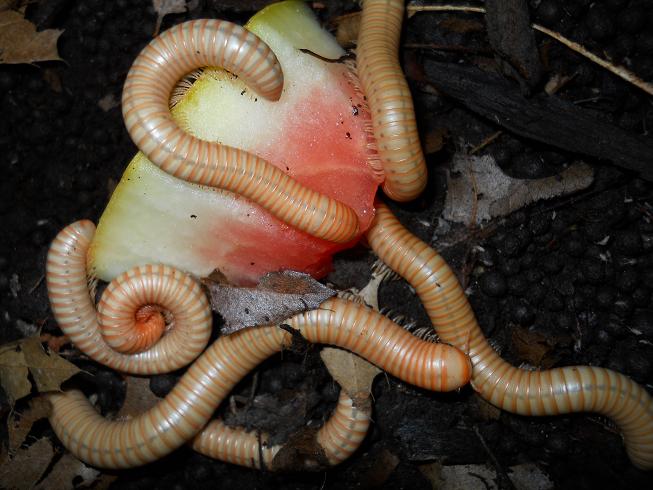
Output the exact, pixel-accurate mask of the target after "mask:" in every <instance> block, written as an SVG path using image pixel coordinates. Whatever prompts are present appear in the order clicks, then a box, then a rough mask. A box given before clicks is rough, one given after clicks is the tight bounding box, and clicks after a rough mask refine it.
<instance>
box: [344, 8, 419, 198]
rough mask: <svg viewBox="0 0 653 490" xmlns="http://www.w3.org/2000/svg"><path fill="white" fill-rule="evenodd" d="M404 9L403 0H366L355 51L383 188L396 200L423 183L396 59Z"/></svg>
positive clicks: (412, 116)
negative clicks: (374, 137)
mask: <svg viewBox="0 0 653 490" xmlns="http://www.w3.org/2000/svg"><path fill="white" fill-rule="evenodd" d="M403 13H404V2H403V0H365V2H364V3H363V13H362V19H361V26H360V30H359V37H358V46H357V49H356V61H357V69H358V76H359V78H360V83H361V85H362V87H363V91H364V93H365V96H366V97H367V102H368V104H369V107H370V113H371V116H372V125H373V130H374V135H375V136H376V147H377V151H378V155H379V158H380V160H381V165H382V166H383V169H384V173H385V182H384V183H383V190H384V192H385V193H386V194H387V195H388V197H390V198H391V199H394V200H396V201H410V200H412V199H415V198H416V197H417V196H418V195H419V194H420V193H421V192H422V191H423V190H424V188H425V187H426V162H425V160H424V154H423V152H422V146H421V143H420V140H419V134H418V132H417V123H416V121H415V111H414V108H413V99H412V96H411V94H410V90H409V88H408V84H407V83H406V79H405V78H404V75H403V72H402V71H401V67H400V66H399V59H398V52H399V37H400V35H401V23H402V20H403Z"/></svg>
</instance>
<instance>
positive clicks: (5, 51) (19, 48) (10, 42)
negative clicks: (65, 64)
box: [0, 10, 63, 64]
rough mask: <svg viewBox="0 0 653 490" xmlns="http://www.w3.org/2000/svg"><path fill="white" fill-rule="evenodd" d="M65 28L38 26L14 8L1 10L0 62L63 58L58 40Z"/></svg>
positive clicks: (25, 61) (30, 61) (14, 62)
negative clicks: (39, 29)
mask: <svg viewBox="0 0 653 490" xmlns="http://www.w3.org/2000/svg"><path fill="white" fill-rule="evenodd" d="M62 32H63V30H60V29H46V30H44V31H41V32H36V26H35V25H34V24H32V23H31V22H30V21H28V20H26V19H25V18H24V17H23V15H21V14H20V13H18V12H15V11H13V10H6V11H4V12H0V63H6V64H16V63H34V62H35V61H51V60H61V58H60V57H59V53H58V52H57V40H58V39H59V36H61V33H62Z"/></svg>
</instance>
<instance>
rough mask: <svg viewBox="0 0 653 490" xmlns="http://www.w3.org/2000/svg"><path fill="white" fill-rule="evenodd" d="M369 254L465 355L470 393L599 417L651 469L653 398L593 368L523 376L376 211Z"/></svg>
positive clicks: (390, 220) (446, 280)
mask: <svg viewBox="0 0 653 490" xmlns="http://www.w3.org/2000/svg"><path fill="white" fill-rule="evenodd" d="M366 237H367V240H368V243H369V244H370V246H371V247H372V249H373V250H374V252H375V253H376V254H377V255H378V256H379V258H380V259H381V260H383V261H384V262H385V263H386V264H387V265H388V266H390V268H392V270H394V271H395V272H397V273H398V274H400V275H401V276H402V277H403V278H404V279H406V280H407V281H408V282H409V283H410V284H411V285H412V286H413V287H414V288H415V290H416V291H417V294H418V296H419V297H420V299H421V300H422V303H423V305H424V308H425V309H426V312H427V314H428V315H429V317H430V318H431V322H432V323H433V326H434V327H435V329H436V331H437V333H438V336H439V337H440V338H441V339H442V341H443V342H448V343H450V344H452V345H455V346H457V347H459V348H461V349H467V348H468V352H469V356H470V358H471V361H472V365H473V374H472V379H471V382H472V385H473V386H474V389H475V390H476V391H478V393H479V394H480V395H481V397H483V399H485V400H487V401H489V402H490V403H492V404H493V405H495V406H497V407H499V408H502V409H504V410H507V411H509V412H513V413H518V414H521V415H556V414H561V413H570V412H585V411H589V412H598V413H601V414H603V415H606V416H608V417H610V418H612V419H613V420H614V421H615V422H616V423H617V425H619V427H620V429H621V433H622V435H623V438H624V444H625V447H626V451H627V453H628V455H629V457H630V459H631V461H632V462H633V464H634V465H635V466H637V467H638V468H641V469H645V470H651V469H653V397H651V395H650V394H649V393H648V392H647V391H646V390H645V389H644V388H643V387H642V386H640V385H638V384H637V383H635V382H634V381H632V380H631V379H630V378H628V377H627V376H624V375H623V374H620V373H616V372H614V371H611V370H609V369H604V368H599V367H593V366H571V367H564V368H556V369H550V370H546V371H527V370H524V369H519V368H516V367H514V366H512V365H510V364H508V363H507V362H506V361H504V360H503V359H502V358H501V357H500V356H499V355H498V354H497V353H496V351H495V350H494V349H493V348H492V346H491V345H490V344H489V343H488V341H487V339H486V338H485V335H483V331H482V330H481V328H480V326H479V324H478V322H477V321H476V317H475V316H474V312H473V311H472V308H471V306H470V304H469V302H468V301H467V297H466V296H465V293H464V291H463V289H462V287H461V286H460V284H459V283H458V280H457V279H456V276H455V274H454V273H453V271H452V270H451V268H450V267H449V266H448V265H447V263H446V262H445V261H444V259H443V258H442V257H441V256H440V255H438V253H437V252H436V251H435V250H433V249H432V248H431V247H429V246H428V245H427V244H426V243H424V242H422V241H421V240H419V239H418V238H417V237H416V236H414V235H413V234H412V233H410V232H409V231H408V230H406V229H405V228H404V227H403V226H402V225H401V224H400V223H399V221H398V220H397V219H396V218H395V217H394V216H393V215H392V212H391V211H390V210H389V209H388V208H387V206H385V205H384V204H382V203H377V214H376V217H375V219H374V222H373V223H372V226H371V228H370V229H369V230H368V232H367V233H366Z"/></svg>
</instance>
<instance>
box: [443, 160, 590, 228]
mask: <svg viewBox="0 0 653 490" xmlns="http://www.w3.org/2000/svg"><path fill="white" fill-rule="evenodd" d="M593 180H594V173H593V171H592V168H591V167H590V166H589V165H586V164H585V163H575V164H573V165H571V166H570V167H569V168H567V169H565V170H564V171H563V172H562V173H560V175H555V176H553V177H545V178H542V179H532V180H524V179H515V178H512V177H508V176H507V175H505V174H504V173H503V172H502V171H501V168H500V167H499V166H498V165H497V164H496V162H495V161H494V158H492V157H491V156H488V155H485V156H482V157H475V156H469V155H462V154H457V155H455V156H454V161H453V165H452V169H451V172H450V173H449V176H448V179H447V197H446V200H445V207H444V211H443V212H442V214H443V216H444V218H445V219H447V220H449V221H455V222H457V223H464V224H471V223H475V224H480V223H481V222H482V221H484V220H489V219H491V218H494V217H497V216H505V215H507V214H510V213H511V212H513V211H515V210H516V209H520V208H522V207H523V206H526V205H527V204H531V203H533V202H536V201H539V200H541V199H550V198H552V197H556V196H560V195H564V194H569V193H571V192H575V191H578V190H581V189H585V188H586V187H588V186H589V185H590V184H591V183H592V181H593Z"/></svg>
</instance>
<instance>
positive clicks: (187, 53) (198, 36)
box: [122, 19, 358, 243]
mask: <svg viewBox="0 0 653 490" xmlns="http://www.w3.org/2000/svg"><path fill="white" fill-rule="evenodd" d="M204 66H220V67H222V68H224V69H226V70H229V71H230V72H232V73H234V74H236V75H238V76H239V77H240V78H242V79H243V80H244V81H245V83H247V84H248V85H249V86H250V87H252V88H253V89H254V90H255V91H256V92H257V93H258V94H259V95H261V96H263V97H265V98H267V99H270V100H273V101H274V100H278V99H279V97H280V96H281V92H282V89H283V74H282V72H281V67H280V65H279V62H278V61H277V58H276V56H275V55H274V53H273V52H272V51H271V50H270V48H269V47H268V46H267V45H266V44H265V43H264V42H263V41H262V40H261V39H259V38H258V36H256V35H255V34H252V33H251V32H249V31H247V30H245V29H244V28H242V27H240V26H238V25H236V24H233V23H231V22H227V21H222V20H213V19H201V20H193V21H188V22H184V23H182V24H178V25H176V26H175V27H173V28H171V29H169V30H167V31H165V32H164V33H163V34H161V35H160V36H158V37H156V38H155V39H153V40H152V41H151V42H150V44H148V45H147V46H146V47H145V48H144V49H143V51H142V52H141V53H140V54H139V55H138V57H137V58H136V60H135V61H134V64H133V65H132V67H131V69H130V70H129V73H128V74H127V79H126V81H125V87H124V90H123V96H122V111H123V117H124V120H125V125H126V126H127V130H128V131H129V134H130V136H131V138H132V140H133V141H134V143H135V144H136V146H138V148H139V149H140V150H141V151H142V152H143V153H144V154H145V155H146V156H147V157H148V158H149V159H150V160H151V161H152V162H153V163H154V164H156V165H157V166H159V167H160V168H161V169H163V170H164V171H166V172H168V173H169V174H171V175H173V176H175V177H178V178H180V179H183V180H187V181H189V182H194V183H197V184H202V185H207V186H212V187H218V188H221V189H225V190H228V191H231V192H235V193H237V194H239V195H242V196H244V197H246V198H248V199H250V200H252V201H254V202H255V203H257V204H259V205H260V206H262V207H263V208H265V209H266V210H267V211H269V212H270V213H271V214H273V215H274V216H276V217H277V218H279V219H280V220H282V221H284V222H285V223H287V224H289V225H291V226H294V227H295V228H298V229H300V230H302V231H304V232H306V233H309V234H311V235H313V236H316V237H318V238H322V239H325V240H329V241H333V242H339V243H347V242H350V241H351V240H353V239H354V238H355V237H356V235H357V233H358V217H357V216H356V213H355V212H354V211H353V210H352V209H351V208H350V207H348V206H346V205H344V204H342V203H340V202H338V201H335V200H333V199H331V198H329V197H327V196H325V195H322V194H320V193H319V192H316V191H313V190H311V189H308V188H307V187H305V186H303V185H301V184H300V183H299V182H297V181H296V180H294V179H292V178H291V177H289V176H288V175H286V174H285V173H283V172H282V171H281V170H280V169H278V168H277V167H275V166H274V165H271V164H270V163H268V162H267V161H265V160H263V159H262V158H259V157H257V156H256V155H254V154H252V153H249V152H247V151H243V150H240V149H238V148H232V147H230V146H226V145H221V144H219V143H215V142H209V141H205V140H200V139H198V138H195V137H194V136H192V135H190V134H188V133H186V132H185V131H183V130H182V129H181V128H180V127H179V126H178V125H177V123H176V122H175V121H174V120H173V119H172V115H171V114H170V110H169V108H168V104H169V98H170V93H171V92H172V90H173V88H174V87H175V84H176V83H177V82H178V80H179V79H180V78H182V77H183V76H184V75H186V74H187V73H189V72H191V71H192V70H195V69H197V68H200V67H204Z"/></svg>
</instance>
